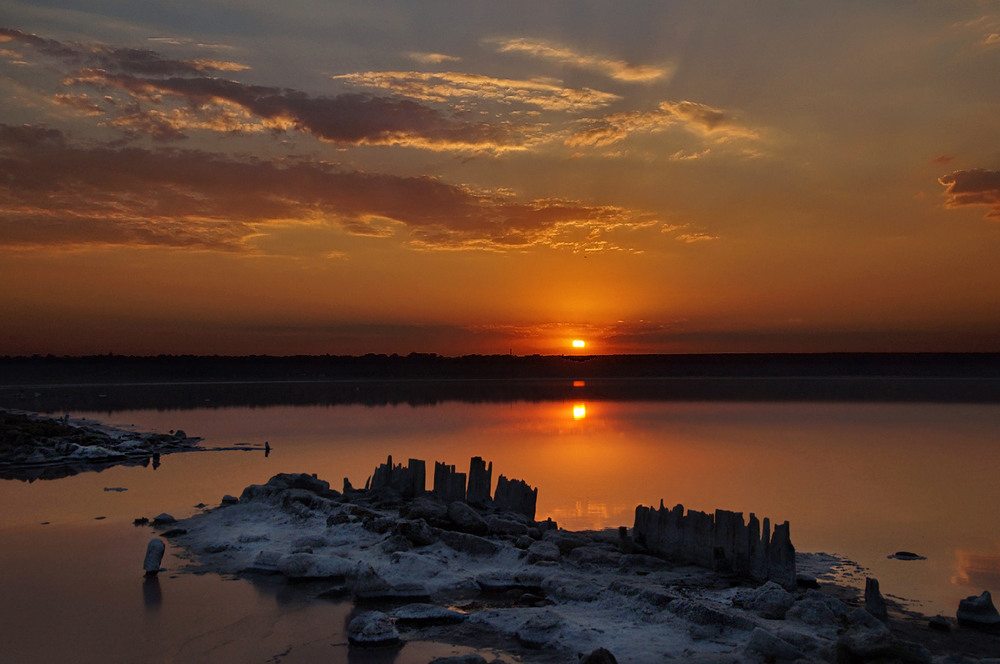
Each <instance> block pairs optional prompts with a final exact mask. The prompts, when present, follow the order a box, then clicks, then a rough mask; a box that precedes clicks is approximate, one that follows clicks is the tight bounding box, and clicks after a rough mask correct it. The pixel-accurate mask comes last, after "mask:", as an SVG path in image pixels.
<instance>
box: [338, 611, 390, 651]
mask: <svg viewBox="0 0 1000 664" xmlns="http://www.w3.org/2000/svg"><path fill="white" fill-rule="evenodd" d="M347 640H348V642H349V643H350V644H351V645H354V646H362V647H365V648H388V647H395V646H399V645H401V643H402V641H401V640H400V638H399V632H398V631H396V626H395V625H394V624H393V621H392V618H390V617H389V616H387V615H386V614H384V613H382V612H381V611H367V612H365V613H362V614H360V615H358V616H356V617H355V618H354V619H353V620H351V622H350V623H348V625H347Z"/></svg>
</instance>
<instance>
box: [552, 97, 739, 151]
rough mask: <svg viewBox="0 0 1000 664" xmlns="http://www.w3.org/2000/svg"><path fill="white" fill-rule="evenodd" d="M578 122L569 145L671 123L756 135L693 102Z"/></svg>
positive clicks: (704, 131) (612, 139)
mask: <svg viewBox="0 0 1000 664" xmlns="http://www.w3.org/2000/svg"><path fill="white" fill-rule="evenodd" d="M580 124H581V125H582V126H583V128H582V129H580V130H579V131H577V132H575V133H574V134H573V135H572V136H570V137H569V138H568V139H566V144H567V145H569V146H570V147H603V146H606V145H612V144H614V143H618V142H619V141H623V140H625V139H626V138H628V137H629V136H630V135H632V134H636V133H656V132H660V131H663V130H665V129H667V128H668V127H672V126H674V125H680V126H682V127H684V128H685V129H687V130H689V131H693V132H696V133H699V134H701V135H704V136H712V137H713V138H715V139H717V140H728V139H733V138H743V139H756V138H757V137H758V136H757V133H756V132H755V131H753V130H752V129H749V128H747V127H744V126H741V125H739V124H737V123H736V122H735V121H734V120H733V118H732V117H730V116H729V115H728V114H727V113H726V112H725V111H722V110H719V109H717V108H712V107H711V106H706V105H705V104H699V103H697V102H693V101H664V102H661V103H660V104H659V106H658V107H657V108H656V109H655V110H653V111H626V112H623V113H613V114H611V115H606V116H604V117H602V118H596V119H587V120H581V121H580ZM682 156H683V155H682ZM679 158H680V157H679Z"/></svg>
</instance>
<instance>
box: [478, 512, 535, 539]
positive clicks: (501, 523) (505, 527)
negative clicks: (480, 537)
mask: <svg viewBox="0 0 1000 664" xmlns="http://www.w3.org/2000/svg"><path fill="white" fill-rule="evenodd" d="M486 527H487V528H489V531H490V533H491V534H494V535H512V536H515V537H517V536H520V535H527V534H528V527H527V526H526V525H524V524H523V523H521V522H519V521H514V520H513V519H504V518H502V517H499V516H496V515H490V516H488V517H486Z"/></svg>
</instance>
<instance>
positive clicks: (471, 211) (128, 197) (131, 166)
mask: <svg viewBox="0 0 1000 664" xmlns="http://www.w3.org/2000/svg"><path fill="white" fill-rule="evenodd" d="M316 219H321V220H322V221H323V222H325V223H328V224H330V225H333V226H337V227H339V228H341V229H343V230H344V231H346V232H351V233H358V234H369V235H386V234H387V233H386V221H387V220H388V221H389V222H392V223H393V224H395V225H397V226H401V227H403V230H402V231H401V232H402V234H403V237H404V239H409V240H411V241H413V242H415V243H417V244H419V245H422V246H428V247H435V248H442V247H451V248H462V247H478V248H490V249H497V250H504V249H511V248H518V247H524V246H529V245H539V244H545V245H550V246H570V245H572V244H573V242H575V241H576V240H574V239H573V237H576V236H580V235H582V236H586V234H587V232H588V231H590V230H593V229H594V228H602V229H608V228H615V227H620V226H627V225H629V224H631V223H633V222H632V221H631V220H630V217H629V215H628V214H627V213H626V211H624V210H621V209H619V208H613V207H595V206H587V205H583V204H580V203H576V202H573V201H564V200H537V201H531V202H527V203H521V202H516V201H514V200H512V199H511V198H510V197H508V196H502V195H499V194H493V193H489V192H477V191H473V190H470V189H467V188H463V187H458V186H454V185H449V184H446V183H443V182H441V181H439V180H437V179H435V178H430V177H398V176H392V175H382V174H368V173H359V172H343V171H338V170H336V169H333V168H332V167H329V166H326V165H323V164H316V163H311V162H304V161H300V162H294V161H293V162H288V161H287V160H286V161H281V162H278V161H265V160H252V159H247V160H242V161H241V160H237V159H235V158H229V157H223V156H219V155H216V154H210V153H206V152H200V151H194V150H175V149H162V150H146V149H140V148H134V147H132V148H112V147H108V146H90V147H88V146H77V145H73V144H71V143H70V142H68V141H67V140H66V137H65V136H64V135H63V134H62V133H61V132H59V131H56V130H53V129H47V128H45V127H38V126H23V127H11V126H5V125H0V230H2V232H0V242H3V243H4V244H7V245H8V246H48V245H65V244H141V245H149V244H154V245H165V246H184V247H201V248H205V249H215V250H230V251H248V250H249V249H250V246H249V243H248V240H249V238H251V237H252V236H254V235H257V234H259V233H261V232H266V229H267V227H268V226H269V225H270V224H274V225H281V224H286V223H288V222H289V221H291V222H294V221H296V220H300V221H302V222H303V223H306V222H307V221H308V223H314V222H315V220H316ZM643 223H645V222H643ZM389 234H391V233H389Z"/></svg>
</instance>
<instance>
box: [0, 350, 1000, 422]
mask: <svg viewBox="0 0 1000 664" xmlns="http://www.w3.org/2000/svg"><path fill="white" fill-rule="evenodd" d="M574 399H576V400H587V399H590V400H602V399H614V400H626V401H634V400H686V401H691V400H699V401H700V400H705V401H720V400H725V401H878V402H894V401H900V402H919V401H926V402H942V403H962V402H968V403H995V402H998V401H1000V354H995V353H975V354H967V353H921V354H910V353H860V354H855V353H829V354H777V355H765V354H732V355H598V356H561V355H550V356H540V355H533V356H512V355H469V356H462V357H445V356H440V355H433V354H418V353H413V354H410V355H406V356H400V355H364V356H332V355H327V356H293V357H273V356H250V357H225V356H207V357H205V356H165V355H164V356H155V357H133V356H120V355H105V356H89V357H54V356H44V357H41V356H34V357H4V358H0V405H4V406H8V407H16V408H25V409H29V410H35V411H39V412H54V411H59V410H70V409H75V410H93V411H114V410H129V409H139V408H155V409H172V408H195V407H198V408H204V407H222V406H263V405H337V404H363V405H370V406H378V405H389V404H410V405H429V404H435V403H441V402H444V401H464V402H506V401H518V400H522V401H551V400H574Z"/></svg>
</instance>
